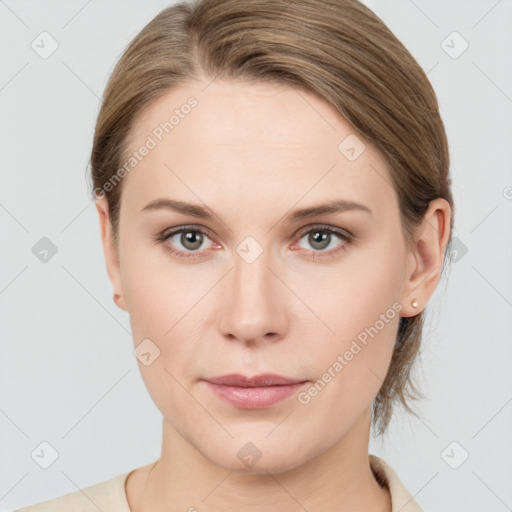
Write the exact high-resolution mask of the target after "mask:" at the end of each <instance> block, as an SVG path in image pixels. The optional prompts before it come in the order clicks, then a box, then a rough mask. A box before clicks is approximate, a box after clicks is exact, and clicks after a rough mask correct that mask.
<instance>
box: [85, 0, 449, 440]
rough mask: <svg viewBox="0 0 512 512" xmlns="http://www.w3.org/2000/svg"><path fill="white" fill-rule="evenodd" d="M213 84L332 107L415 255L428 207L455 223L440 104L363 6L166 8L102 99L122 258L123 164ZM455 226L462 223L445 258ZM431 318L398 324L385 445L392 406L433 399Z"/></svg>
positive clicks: (130, 49)
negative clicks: (145, 127) (171, 96)
mask: <svg viewBox="0 0 512 512" xmlns="http://www.w3.org/2000/svg"><path fill="white" fill-rule="evenodd" d="M205 77H207V78H209V79H216V78H221V79H226V80H232V81H246V82H254V83H277V84H284V85H288V86H290V87H293V88H296V89H301V90H304V91H307V92H309V93H313V94H314V95H316V96H317V97H319V98H321V99H323V100H325V101H326V102H328V103H329V104H330V105H331V106H332V107H334V109H335V110H336V111H337V112H338V113H339V114H340V115H341V116H342V117H343V118H344V119H345V120H346V121H347V122H348V124H349V125H350V126H351V127H352V128H353V129H354V131H355V132H356V133H357V135H358V136H359V137H361V138H362V140H364V141H365V142H366V143H369V144H372V145H373V146H374V147H375V148H376V149H377V150H378V151H379V152H380V153H381V155H383V157H384V158H385V161H386V163H387V166H388V171H389V174H390V176H391V180H392V186H393V188H394V190H395V192H396V194H397V197H398V202H399V207H400V220H401V227H402V231H403V235H404V238H405V240H406V241H407V243H412V242H413V241H414V235H415V229H416V228H417V227H418V225H419V224H420V223H421V221H422V220H423V216H424V214H425V212H426V210H427V208H428V206H429V202H430V201H431V200H433V199H435V198H439V197H440V198H444V199H445V200H446V201H448V203H449V204H450V206H451V208H452V212H453V210H454V204H453V198H452V193H451V188H450V187H451V179H450V177H449V166H450V161H449V152H448V142H447V138H446V133H445V129H444V125H443V122H442V119H441V116H440V113H439V107H438V103H437V99H436V95H435V92H434V90H433V88H432V86H431V84H430V82H429V80H428V78H427V76H426V74H425V72H424V71H423V70H422V68H421V67H420V65H419V64H418V63H417V62H416V60H415V59H414V57H413V56H412V55H411V54H410V53H409V52H408V50H407V49H406V48H405V47H404V46H403V44H402V43H401V42H400V41H399V40H398V39H397V38H396V37H395V36H394V34H393V33H392V32H391V31H390V29H389V28H388V27H387V26H386V25H385V24H384V22H383V21H382V20H381V19H380V18H379V17H378V16H377V15H376V14H374V13H373V12H372V11H371V10H370V9H368V8H367V7H365V6H364V5H363V4H361V3H360V2H359V1H357V0H293V1H289V0H191V1H188V2H187V1H182V2H180V3H178V4H175V5H172V6H170V7H167V8H166V9H164V10H163V11H161V12H160V13H159V14H158V15H157V16H156V17H154V18H153V19H152V20H151V21H150V22H149V23H148V24H147V25H146V26H145V27H144V28H143V29H142V30H141V32H139V33H138V35H137V36H136V37H135V38H134V39H133V41H131V42H130V43H129V45H128V46H127V48H126V50H125V51H124V53H123V54H122V55H121V57H120V59H119V60H118V62H117V64H116V66H115V68H114V70H113V72H112V74H111V76H110V78H109V80H108V83H107V85H106V88H105V91H104V94H103V101H102V105H101V108H100V111H99V114H98V119H97V123H96V127H95V133H94V140H93V147H92V152H91V175H92V181H93V187H94V195H95V196H96V197H98V194H97V191H98V190H100V191H101V197H106V199H107V202H108V207H109V214H110V223H111V227H112V234H113V240H114V243H115V244H116V247H117V244H118V238H119V232H118V231H119V230H118V226H119V213H120V199H121V191H122V181H121V182H119V184H118V185H117V186H110V187H106V186H105V184H107V183H109V182H110V183H112V178H115V177H117V176H118V175H116V172H117V171H118V169H119V167H120V165H122V163H123V162H125V161H126V155H127V154H128V149H129V146H130V140H131V139H130V134H131V133H132V130H133V129H134V127H135V125H136V123H137V119H138V118H140V116H141V115H142V114H143V113H144V112H145V111H146V110H147V109H148V108H149V107H150V106H151V104H152V103H153V102H155V101H156V100H158V99H159V98H161V97H162V96H164V95H165V94H166V93H168V92H169V91H171V90H172V89H175V88H178V87H180V85H186V83H188V82H190V80H194V79H201V78H202V79H204V78H205ZM340 142H341V141H340ZM109 180H110V181H109ZM452 226H453V214H452V216H451V224H450V237H449V242H448V248H449V247H450V245H451V241H452V238H451V235H452ZM449 253H450V250H447V251H445V255H444V260H443V268H442V269H441V272H442V271H443V270H444V267H445V263H446V255H447V254H449ZM423 316H424V311H422V312H421V313H420V314H418V315H416V316H413V317H402V318H401V319H400V324H399V328H398V331H397V338H396V343H395V348H394V352H393V355H392V358H391V362H390V366H389V370H388V372H387V374H386V376H385V379H384V381H383V384H382V386H381V388H380V390H379V392H378V395H377V396H376V398H375V400H374V402H373V409H372V425H373V426H374V427H375V429H376V430H377V434H378V435H381V434H383V433H384V431H385V430H386V428H387V426H388V424H389V421H390V419H391V415H392V410H393V406H394V404H401V405H402V406H403V407H404V408H405V409H406V410H407V411H408V412H410V413H412V414H414V415H416V416H417V413H416V412H415V411H414V410H413V409H411V407H410V406H409V404H408V402H409V400H418V399H419V398H423V397H424V396H423V395H422V393H421V392H420V391H419V390H418V388H417V386H416V385H415V383H414V382H413V378H412V372H411V369H412V366H413V363H414V361H415V360H416V358H417V357H416V356H417V355H418V351H419V348H420V344H421V338H422V332H423V321H424V319H423Z"/></svg>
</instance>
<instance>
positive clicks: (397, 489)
mask: <svg viewBox="0 0 512 512" xmlns="http://www.w3.org/2000/svg"><path fill="white" fill-rule="evenodd" d="M370 466H371V468H372V470H373V472H374V474H375V475H376V477H377V480H378V481H379V483H380V484H381V486H382V485H384V486H386V487H388V489H389V492H390V494H391V503H392V512H422V510H421V508H420V507H419V506H418V504H417V503H416V502H415V501H414V499H413V498H412V497H411V495H410V494H409V492H408V491H407V489H406V488H405V487H404V485H403V484H402V482H401V481H400V479H399V478H398V475H397V474H396V473H395V471H394V470H393V468H392V467H391V466H389V465H388V464H387V463H386V462H385V461H384V460H383V459H381V458H379V457H377V456H376V455H372V454H370ZM130 473H131V471H128V472H126V473H122V474H120V475H117V476H115V477H113V478H111V479H110V480H105V481H104V482H100V483H98V484H94V485H91V486H89V487H85V488H84V489H82V490H81V491H76V492H71V493H68V494H65V495H63V496H60V497H58V498H54V499H51V500H47V501H43V502H41V503H37V504H35V505H30V506H28V507H24V508H20V509H18V510H15V511H14V512H71V511H75V512H98V510H103V511H104V512H131V511H130V507H129V505H128V501H127V499H126V491H125V482H126V477H127V476H128V475H129V474H130Z"/></svg>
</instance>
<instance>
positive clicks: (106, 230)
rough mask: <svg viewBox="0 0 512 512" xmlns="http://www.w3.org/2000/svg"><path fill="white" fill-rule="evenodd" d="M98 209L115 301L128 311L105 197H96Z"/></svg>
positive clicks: (106, 262) (106, 263)
mask: <svg viewBox="0 0 512 512" xmlns="http://www.w3.org/2000/svg"><path fill="white" fill-rule="evenodd" d="M95 203H96V210H97V211H98V217H99V224H100V234H101V242H102V245H103V253H104V256H105V265H106V268H107V274H108V277H109V279H110V282H111V283H112V288H113V289H114V302H115V303H116V304H117V306H118V307H119V308H121V309H123V310H124V311H128V309H127V307H126V303H125V300H124V295H123V288H122V280H121V268H120V264H119V257H118V251H117V249H116V247H115V245H114V240H113V236H112V225H111V223H110V215H109V206H108V202H107V200H106V199H105V198H101V199H96V200H95Z"/></svg>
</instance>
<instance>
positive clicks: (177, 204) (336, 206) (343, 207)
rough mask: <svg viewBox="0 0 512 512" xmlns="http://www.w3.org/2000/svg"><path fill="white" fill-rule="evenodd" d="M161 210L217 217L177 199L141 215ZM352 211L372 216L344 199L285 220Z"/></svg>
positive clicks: (159, 203)
mask: <svg viewBox="0 0 512 512" xmlns="http://www.w3.org/2000/svg"><path fill="white" fill-rule="evenodd" d="M161 209H165V210H172V211H175V212H178V213H183V214H185V215H190V216H192V217H197V218H199V219H210V220H211V219H213V218H214V217H216V215H215V214H214V212H213V211H212V210H211V209H210V208H208V207H203V206H200V205H197V204H192V203H186V202H184V201H177V200H175V199H168V198H164V199H155V200H153V201H151V202H150V203H148V204H147V205H146V206H145V207H144V208H142V210H141V213H142V212H147V211H153V210H161ZM350 210H356V211H357V210H358V211H363V212H367V213H369V214H370V215H371V214H372V211H371V210H370V208H368V207H367V206H365V205H364V204H360V203H356V202H354V201H347V200H344V199H338V200H334V201H330V202H328V203H324V204H319V205H315V206H310V207H308V208H302V209H299V210H294V211H292V212H290V213H288V214H287V215H286V216H285V220H289V221H298V220H304V219H307V218H310V217H316V216H318V215H324V214H332V213H339V212H345V211H350Z"/></svg>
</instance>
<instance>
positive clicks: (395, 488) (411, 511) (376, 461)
mask: <svg viewBox="0 0 512 512" xmlns="http://www.w3.org/2000/svg"><path fill="white" fill-rule="evenodd" d="M370 467H371V469H372V471H373V474H374V475H375V478H376V479H377V481H378V482H379V484H380V485H381V486H383V487H387V488H388V489H389V493H390V494H391V503H392V507H393V508H392V512H398V511H400V512H423V511H422V509H421V508H420V506H419V505H418V503H417V502H416V501H415V500H414V498H413V497H412V496H411V494H410V493H409V491H408V490H407V488H406V487H405V485H404V484H403V483H402V481H401V480H400V478H399V476H398V474H397V473H396V471H395V470H394V469H393V468H392V467H391V466H390V465H389V464H388V463H387V462H386V461H385V460H384V459H381V458H379V457H377V456H376V455H372V454H370Z"/></svg>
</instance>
